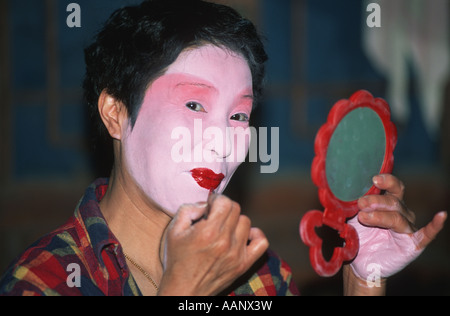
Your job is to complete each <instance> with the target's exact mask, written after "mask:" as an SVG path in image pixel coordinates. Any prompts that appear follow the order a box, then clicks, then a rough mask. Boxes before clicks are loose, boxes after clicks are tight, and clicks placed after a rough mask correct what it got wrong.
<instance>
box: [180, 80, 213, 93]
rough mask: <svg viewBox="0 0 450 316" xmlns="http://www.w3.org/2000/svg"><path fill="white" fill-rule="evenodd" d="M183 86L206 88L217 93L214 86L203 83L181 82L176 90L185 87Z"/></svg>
mask: <svg viewBox="0 0 450 316" xmlns="http://www.w3.org/2000/svg"><path fill="white" fill-rule="evenodd" d="M183 86H195V87H201V88H206V89H208V90H214V91H217V89H216V88H214V87H213V86H210V85H208V84H206V83H202V82H180V83H178V84H177V85H176V86H175V88H178V87H183Z"/></svg>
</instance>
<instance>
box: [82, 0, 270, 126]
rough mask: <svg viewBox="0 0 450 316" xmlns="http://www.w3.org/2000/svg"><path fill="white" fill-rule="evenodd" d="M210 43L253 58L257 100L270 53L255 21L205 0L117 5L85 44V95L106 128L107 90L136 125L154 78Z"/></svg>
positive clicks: (151, 0) (98, 121)
mask: <svg viewBox="0 0 450 316" xmlns="http://www.w3.org/2000/svg"><path fill="white" fill-rule="evenodd" d="M205 44H213V45H216V46H219V47H223V48H226V49H229V50H231V51H233V52H236V53H239V54H240V55H242V56H243V57H244V58H245V59H246V60H247V62H248V65H249V67H250V70H251V73H252V80H253V93H254V97H255V100H256V101H255V102H257V100H258V98H259V97H260V95H261V90H262V85H263V80H264V64H265V62H266V61H267V54H266V52H265V49H264V45H263V43H262V40H261V36H260V35H259V34H258V32H257V30H256V28H255V26H254V24H253V23H252V22H250V21H249V20H247V19H245V18H243V17H242V16H241V15H240V14H239V13H238V12H237V11H236V10H234V9H232V8H230V7H228V6H224V5H219V4H215V3H211V2H206V1H202V0H147V1H144V2H142V3H141V4H140V5H137V6H128V7H125V8H121V9H119V10H117V11H115V12H114V13H113V14H112V15H111V17H110V18H109V19H108V21H107V22H106V23H105V25H104V26H103V28H102V29H101V30H100V32H99V33H97V35H96V36H95V39H94V42H93V43H92V44H91V45H90V46H89V47H87V48H86V49H85V61H86V76H85V79H84V83H83V88H84V96H85V100H86V102H87V104H88V106H89V109H90V113H91V117H92V118H93V119H94V120H95V121H96V124H95V125H96V126H97V128H99V129H100V134H104V133H105V132H106V128H105V127H104V124H103V122H102V121H101V119H100V115H99V113H98V99H99V96H100V94H101V93H102V91H104V90H105V91H106V92H107V93H108V94H110V95H112V96H113V97H115V98H116V99H117V100H119V101H120V102H122V103H123V104H124V105H125V107H126V108H127V111H128V115H129V117H130V120H131V124H132V126H134V123H135V122H136V118H137V115H138V112H139V109H140V107H141V105H142V102H143V99H144V96H145V91H146V90H147V88H148V86H149V84H150V83H151V82H152V81H154V80H156V79H157V78H158V77H160V76H161V75H163V74H164V72H165V70H166V69H167V68H168V67H169V66H170V65H171V64H172V63H174V62H175V60H176V59H177V58H178V56H179V55H180V53H181V52H182V51H183V50H185V49H187V48H191V47H196V46H202V45H205ZM104 135H107V133H106V134H104Z"/></svg>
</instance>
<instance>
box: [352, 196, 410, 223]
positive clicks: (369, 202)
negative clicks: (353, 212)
mask: <svg viewBox="0 0 450 316" xmlns="http://www.w3.org/2000/svg"><path fill="white" fill-rule="evenodd" d="M358 208H359V209H360V210H361V211H363V212H374V211H386V212H388V211H389V212H399V213H401V214H402V215H403V216H404V217H406V219H407V220H408V221H410V222H411V223H412V224H414V222H415V221H416V215H415V214H414V212H412V211H410V210H409V209H408V207H407V206H406V205H405V203H404V202H403V201H402V200H399V199H398V198H397V197H395V196H393V195H367V196H364V197H362V198H360V199H359V200H358Z"/></svg>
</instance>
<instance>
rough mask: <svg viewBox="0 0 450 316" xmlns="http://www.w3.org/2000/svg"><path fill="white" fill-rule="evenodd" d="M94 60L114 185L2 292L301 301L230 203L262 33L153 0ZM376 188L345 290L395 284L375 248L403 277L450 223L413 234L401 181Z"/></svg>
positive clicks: (26, 256) (26, 257) (51, 238)
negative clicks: (370, 278)
mask: <svg viewBox="0 0 450 316" xmlns="http://www.w3.org/2000/svg"><path fill="white" fill-rule="evenodd" d="M85 53H86V65H87V68H86V69H87V70H86V78H85V82H84V89H85V95H86V100H87V103H88V104H89V106H90V108H91V110H92V113H93V117H94V118H95V119H97V120H98V126H99V130H100V133H103V134H105V135H106V136H107V137H110V139H112V142H113V153H114V165H113V168H112V171H111V174H110V177H109V179H98V180H96V181H95V182H94V183H93V184H92V185H91V186H90V187H89V188H88V189H87V190H86V193H85V195H84V196H83V197H82V199H81V201H80V203H79V205H78V206H77V207H76V210H75V213H74V215H73V216H72V217H71V218H70V219H69V220H68V222H67V223H65V224H64V225H62V226H61V227H60V228H58V229H57V230H55V231H54V232H52V233H50V234H48V235H46V236H44V237H42V238H41V239H40V240H38V241H37V242H36V243H35V244H33V245H32V246H30V247H29V248H28V249H27V250H26V251H25V252H24V253H23V254H22V255H21V256H19V258H18V259H17V260H15V261H14V262H13V263H12V264H11V266H10V267H9V269H8V270H7V272H6V273H5V274H4V276H3V277H2V279H1V281H0V294H1V295H130V296H131V295H135V296H138V295H149V296H151V295H161V296H163V295H172V296H185V295H186V296H188V295H196V296H209V295H280V296H282V295H283V296H285V295H298V294H299V291H298V289H297V287H296V285H295V284H294V281H293V278H292V273H291V269H290V267H289V266H288V265H287V264H286V262H284V261H283V260H282V259H281V258H280V257H279V256H278V255H277V254H276V253H275V252H273V251H271V250H270V249H269V242H268V240H267V238H266V237H265V235H264V233H263V232H262V231H261V230H260V229H258V228H256V227H252V225H251V221H250V219H249V218H248V217H246V216H244V215H242V214H241V209H240V206H239V204H237V203H236V202H234V201H232V200H231V199H229V198H228V197H226V196H224V195H223V191H224V189H225V187H226V186H227V184H228V183H229V181H230V179H231V177H232V176H233V174H234V172H235V171H236V169H237V168H238V166H239V165H240V162H241V159H239V157H242V156H243V155H244V156H245V154H246V153H247V152H248V150H249V139H248V137H246V138H245V139H244V141H243V142H237V141H234V139H232V138H233V137H236V135H234V134H232V133H227V131H229V130H230V129H235V130H239V129H241V130H242V129H243V130H245V129H246V128H248V127H249V119H250V116H251V113H252V110H253V108H254V106H255V104H257V103H258V100H259V98H260V96H261V93H262V85H263V79H264V64H265V62H266V61H267V55H266V53H265V50H264V46H263V43H262V41H261V39H260V36H259V35H258V33H257V31H256V29H255V27H254V25H253V24H252V23H251V22H250V21H248V20H246V19H244V18H243V17H241V16H240V15H239V14H238V13H237V12H236V11H235V10H233V9H231V8H229V7H227V6H223V5H218V4H213V3H209V2H205V1H201V0H182V1H175V0H147V1H143V2H142V3H141V4H140V5H137V6H130V7H125V8H122V9H119V10H117V11H116V12H115V13H113V15H112V16H111V17H110V19H109V20H108V21H107V23H106V24H105V26H104V27H103V29H102V30H101V31H100V32H99V33H98V34H97V36H96V38H95V41H94V43H93V44H92V45H91V46H89V47H88V48H87V49H86V51H85ZM199 126H200V128H199ZM198 130H200V131H201V132H202V133H201V135H200V136H198V135H196V132H197V131H198ZM207 131H209V133H208V132H207ZM217 135H221V137H219V136H217ZM213 136H217V137H213ZM374 180H375V185H377V186H378V187H379V188H381V189H383V190H386V192H387V193H386V194H385V195H379V196H368V197H365V198H364V199H361V200H360V201H359V206H360V209H361V212H360V213H359V215H358V218H357V219H356V222H354V223H353V225H355V227H357V229H358V233H359V234H360V237H361V236H362V237H363V238H362V242H361V250H360V255H361V258H362V259H363V260H358V258H360V255H358V257H357V259H356V260H355V261H354V262H353V263H352V265H351V266H346V267H345V268H344V285H345V293H346V294H383V291H384V289H385V284H384V282H383V283H382V284H381V285H380V287H375V288H369V287H367V286H366V285H365V283H364V271H365V270H364V269H365V265H366V264H367V262H368V260H370V259H372V257H373V249H377V250H378V252H376V253H375V254H376V255H379V256H380V257H381V258H383V260H384V261H383V264H384V265H386V266H388V267H389V268H390V269H389V274H392V273H395V272H397V271H398V270H400V269H401V268H402V267H403V266H405V265H406V264H407V263H408V262H410V261H412V260H414V258H415V257H416V256H417V255H418V252H419V251H417V249H423V248H425V247H426V245H427V244H428V243H429V242H430V241H431V240H432V239H433V238H434V237H435V236H436V234H437V233H438V232H439V231H440V229H441V228H442V226H443V223H444V221H445V218H446V214H445V213H440V214H438V215H436V217H435V218H434V219H433V221H432V222H431V223H430V224H428V225H427V226H426V227H425V228H423V229H421V230H419V231H415V230H414V229H413V228H412V222H413V217H414V215H413V213H412V212H411V211H409V210H408V209H407V208H406V206H405V204H404V203H403V202H402V200H403V192H404V187H403V185H402V183H401V182H400V181H399V180H398V179H397V178H395V177H394V176H391V175H380V176H378V177H376V178H375V179H374ZM358 225H359V226H358ZM380 227H381V228H383V229H380ZM380 231H382V233H380ZM393 234H395V236H396V237H397V239H395V240H393V241H392V240H391V238H389V236H392V235H393ZM374 236H375V237H374ZM373 239H376V241H373ZM396 240H401V241H402V243H403V245H405V247H402V248H401V249H400V250H399V248H396V246H395V243H396ZM380 243H381V244H382V245H384V246H385V247H384V248H380V247H379V245H380ZM411 243H412V244H414V245H415V247H412V248H411V247H410V246H411ZM377 247H378V248H377ZM370 249H372V250H370ZM389 249H396V250H397V251H396V252H395V253H394V254H392V253H389V254H388V252H387V251H388V250H389ZM371 256H372V257H371ZM367 258H369V259H367Z"/></svg>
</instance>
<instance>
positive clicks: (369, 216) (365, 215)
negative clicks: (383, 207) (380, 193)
mask: <svg viewBox="0 0 450 316" xmlns="http://www.w3.org/2000/svg"><path fill="white" fill-rule="evenodd" d="M359 214H360V216H362V219H365V220H368V219H372V217H373V212H360V213H359Z"/></svg>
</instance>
